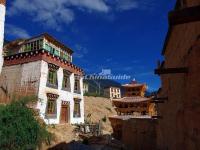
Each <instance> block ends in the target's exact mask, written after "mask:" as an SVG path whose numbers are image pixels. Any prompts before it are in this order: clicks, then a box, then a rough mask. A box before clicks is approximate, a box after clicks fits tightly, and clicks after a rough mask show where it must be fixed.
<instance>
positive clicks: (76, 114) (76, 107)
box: [74, 99, 81, 118]
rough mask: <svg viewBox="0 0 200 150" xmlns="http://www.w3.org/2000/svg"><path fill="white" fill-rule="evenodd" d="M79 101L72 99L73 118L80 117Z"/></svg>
mask: <svg viewBox="0 0 200 150" xmlns="http://www.w3.org/2000/svg"><path fill="white" fill-rule="evenodd" d="M80 101H81V100H80V99H74V117H75V118H79V117H81V110H80Z"/></svg>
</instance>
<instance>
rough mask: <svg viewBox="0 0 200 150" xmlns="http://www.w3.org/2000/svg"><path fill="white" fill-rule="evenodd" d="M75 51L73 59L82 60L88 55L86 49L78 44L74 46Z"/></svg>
mask: <svg viewBox="0 0 200 150" xmlns="http://www.w3.org/2000/svg"><path fill="white" fill-rule="evenodd" d="M75 51H76V53H74V57H76V58H83V57H84V56H85V55H86V54H88V49H87V48H85V47H83V46H81V45H79V44H76V45H75Z"/></svg>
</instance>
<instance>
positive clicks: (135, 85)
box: [122, 83, 146, 88]
mask: <svg viewBox="0 0 200 150" xmlns="http://www.w3.org/2000/svg"><path fill="white" fill-rule="evenodd" d="M122 86H123V87H127V88H129V87H130V88H131V87H144V86H146V84H138V83H136V84H124V85H122Z"/></svg>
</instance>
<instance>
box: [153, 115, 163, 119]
mask: <svg viewBox="0 0 200 150" xmlns="http://www.w3.org/2000/svg"><path fill="white" fill-rule="evenodd" d="M152 118H153V119H162V118H163V117H162V116H152Z"/></svg>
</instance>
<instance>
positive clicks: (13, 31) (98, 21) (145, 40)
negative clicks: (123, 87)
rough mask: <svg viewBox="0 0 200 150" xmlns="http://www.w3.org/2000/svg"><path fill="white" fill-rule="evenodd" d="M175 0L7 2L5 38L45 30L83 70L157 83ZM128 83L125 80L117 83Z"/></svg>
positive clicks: (154, 85)
mask: <svg viewBox="0 0 200 150" xmlns="http://www.w3.org/2000/svg"><path fill="white" fill-rule="evenodd" d="M174 5H175V0H44V1H43V0H42V1H41V0H12V1H8V4H7V6H8V7H7V16H6V29H5V37H6V39H8V40H13V39H16V38H28V37H31V36H34V35H38V34H40V33H43V32H48V33H50V34H51V35H53V36H55V37H56V38H57V39H58V40H60V41H61V42H63V43H65V44H66V45H68V46H69V47H71V48H72V49H73V50H74V52H75V53H74V57H73V59H74V60H73V62H74V63H75V64H77V65H78V66H80V67H82V68H83V69H84V70H85V72H86V73H99V72H101V69H111V70H112V74H127V75H131V76H132V78H136V80H138V81H139V82H144V83H147V84H148V86H149V89H150V90H156V89H158V88H159V87H160V80H159V77H158V76H156V75H154V74H153V70H154V69H155V68H156V64H157V60H159V59H162V58H161V50H162V47H163V42H164V39H165V35H166V32H167V29H168V22H167V13H168V12H169V11H170V10H172V9H173V7H174ZM122 82H129V81H122Z"/></svg>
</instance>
